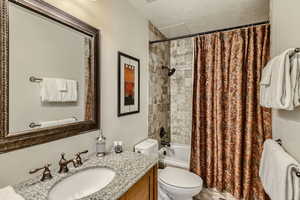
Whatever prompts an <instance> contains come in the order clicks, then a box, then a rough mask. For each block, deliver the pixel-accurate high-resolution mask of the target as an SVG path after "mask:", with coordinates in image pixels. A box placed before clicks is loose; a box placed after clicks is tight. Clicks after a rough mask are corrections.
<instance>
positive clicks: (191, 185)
mask: <svg viewBox="0 0 300 200" xmlns="http://www.w3.org/2000/svg"><path fill="white" fill-rule="evenodd" d="M158 177H159V180H160V181H162V182H163V183H164V184H166V185H169V186H171V187H175V188H181V189H196V188H202V184H203V181H202V179H201V178H200V177H199V176H197V175H196V174H193V173H191V172H189V171H186V170H184V169H179V168H174V167H167V168H165V169H163V170H161V171H160V172H159V175H158Z"/></svg>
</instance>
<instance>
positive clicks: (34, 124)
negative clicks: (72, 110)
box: [29, 116, 78, 128]
mask: <svg viewBox="0 0 300 200" xmlns="http://www.w3.org/2000/svg"><path fill="white" fill-rule="evenodd" d="M71 118H73V119H75V121H78V119H77V117H74V116H73V117H71ZM41 126H42V124H40V123H35V122H31V123H30V124H29V128H37V127H41Z"/></svg>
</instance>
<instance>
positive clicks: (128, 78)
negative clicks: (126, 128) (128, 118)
mask: <svg viewBox="0 0 300 200" xmlns="http://www.w3.org/2000/svg"><path fill="white" fill-rule="evenodd" d="M139 112H140V61H139V59H137V58H134V57H132V56H130V55H127V54H124V53H121V52H119V54H118V116H119V117H120V116H124V115H130V114H136V113H139Z"/></svg>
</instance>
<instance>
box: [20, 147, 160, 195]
mask: <svg viewBox="0 0 300 200" xmlns="http://www.w3.org/2000/svg"><path fill="white" fill-rule="evenodd" d="M157 162H158V158H157V157H156V156H147V155H143V154H138V153H134V152H123V153H121V154H115V153H111V154H109V155H106V156H105V157H103V158H98V157H96V156H95V155H93V156H91V157H90V158H89V159H88V160H87V161H85V163H84V164H83V166H81V167H79V168H73V167H71V165H69V166H70V168H69V169H70V172H69V173H67V174H59V173H57V171H58V170H57V168H53V167H52V168H51V173H52V175H53V179H51V180H49V181H45V182H41V181H40V178H41V175H39V176H37V177H35V178H32V179H30V180H28V181H25V182H23V183H20V184H18V185H15V186H14V189H15V191H16V192H17V193H18V194H20V195H21V196H23V197H24V199H25V200H47V197H48V192H49V191H50V190H51V188H52V187H53V186H54V185H55V184H56V183H57V181H60V180H62V179H63V178H65V177H68V176H71V175H72V174H74V173H76V172H78V171H81V170H84V169H86V168H90V167H107V168H110V169H113V170H114V171H115V172H116V175H115V177H114V179H113V180H112V181H111V182H110V183H109V184H108V185H107V186H106V187H104V188H103V189H101V190H100V191H98V192H96V193H94V194H92V195H89V196H87V197H84V198H82V199H81V200H115V199H118V198H120V197H121V196H122V195H123V194H124V193H125V192H127V191H128V189H129V188H131V187H132V186H133V185H134V184H135V183H136V182H137V181H138V180H139V179H140V178H141V177H143V176H144V175H145V174H146V172H148V171H149V169H151V168H152V167H153V166H154V165H155V164H156V163H157Z"/></svg>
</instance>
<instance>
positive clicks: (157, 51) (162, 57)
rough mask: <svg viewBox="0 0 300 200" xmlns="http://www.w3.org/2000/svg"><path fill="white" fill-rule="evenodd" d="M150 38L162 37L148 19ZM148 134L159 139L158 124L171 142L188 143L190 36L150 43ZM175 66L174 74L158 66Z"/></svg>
mask: <svg viewBox="0 0 300 200" xmlns="http://www.w3.org/2000/svg"><path fill="white" fill-rule="evenodd" d="M149 32H150V41H154V40H161V39H165V36H164V35H163V34H162V33H160V32H159V30H158V29H156V28H155V27H154V26H153V25H152V24H151V23H150V24H149ZM149 48H150V51H149V52H150V61H149V76H150V77H149V117H148V122H149V136H150V137H151V138H155V139H159V132H160V128H161V127H164V128H165V130H166V131H167V132H168V133H169V134H170V137H171V142H173V143H179V144H190V140H191V131H192V130H191V129H192V89H193V78H192V76H193V40H192V39H182V40H175V41H172V42H163V43H155V44H151V45H150V47H149ZM163 65H165V66H169V67H171V68H175V69H176V72H175V74H174V75H173V76H171V77H169V76H168V75H167V70H163V69H162V68H161V67H162V66H163Z"/></svg>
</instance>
